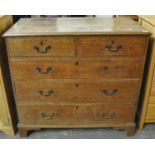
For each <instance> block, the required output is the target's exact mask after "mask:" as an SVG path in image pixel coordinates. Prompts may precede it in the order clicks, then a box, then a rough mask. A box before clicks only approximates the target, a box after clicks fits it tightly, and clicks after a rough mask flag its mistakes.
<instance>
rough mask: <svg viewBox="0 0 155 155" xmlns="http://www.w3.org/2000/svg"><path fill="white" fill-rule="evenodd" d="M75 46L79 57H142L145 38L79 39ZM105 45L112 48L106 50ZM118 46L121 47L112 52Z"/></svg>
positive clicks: (109, 37)
mask: <svg viewBox="0 0 155 155" xmlns="http://www.w3.org/2000/svg"><path fill="white" fill-rule="evenodd" d="M77 44H78V48H77V51H78V55H81V56H127V55H132V56H138V55H139V56H142V55H144V54H145V46H146V37H142V36H107V37H106V36H104V37H81V38H79V39H78V43H77ZM107 45H108V46H112V48H111V50H109V49H107V48H106V46H107ZM119 45H120V46H121V47H120V48H118V49H116V50H114V49H115V48H116V47H117V46H119ZM112 49H113V50H112Z"/></svg>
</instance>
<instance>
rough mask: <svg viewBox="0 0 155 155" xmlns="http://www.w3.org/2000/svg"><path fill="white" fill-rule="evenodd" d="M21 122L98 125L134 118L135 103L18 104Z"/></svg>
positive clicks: (122, 121) (129, 120)
mask: <svg viewBox="0 0 155 155" xmlns="http://www.w3.org/2000/svg"><path fill="white" fill-rule="evenodd" d="M17 107H18V114H19V122H20V123H22V124H29V125H31V124H33V125H58V126H59V125H60V126H61V125H66V126H67V125H93V124H95V125H97V124H116V123H128V122H131V121H133V120H134V118H133V117H134V106H133V105H123V104H119V105H114V104H109V105H105V104H97V105H96V104H93V105H90V104H83V105H81V104H76V105H71V104H61V105H59V106H58V105H55V104H54V105H47V104H46V105H45V104H43V105H36V104H33V105H29V104H28V105H20V104H19V105H18V106H17Z"/></svg>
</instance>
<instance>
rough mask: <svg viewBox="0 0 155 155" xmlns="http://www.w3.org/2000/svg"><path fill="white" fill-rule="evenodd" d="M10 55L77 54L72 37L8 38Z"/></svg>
mask: <svg viewBox="0 0 155 155" xmlns="http://www.w3.org/2000/svg"><path fill="white" fill-rule="evenodd" d="M7 48H8V52H9V55H10V56H75V39H74V38H72V37H55V38H53V37H21V38H7Z"/></svg>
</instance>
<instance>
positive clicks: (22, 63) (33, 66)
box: [11, 59, 143, 79]
mask: <svg viewBox="0 0 155 155" xmlns="http://www.w3.org/2000/svg"><path fill="white" fill-rule="evenodd" d="M142 64H143V61H142V59H104V60H52V59H51V60H50V59H46V60H43V59H39V60H37V59H11V65H12V69H13V73H14V77H15V78H16V79H21V78H35V79H38V78H39V79H41V78H43V79H49V78H61V79H62V78H115V79H116V78H140V77H141V72H142Z"/></svg>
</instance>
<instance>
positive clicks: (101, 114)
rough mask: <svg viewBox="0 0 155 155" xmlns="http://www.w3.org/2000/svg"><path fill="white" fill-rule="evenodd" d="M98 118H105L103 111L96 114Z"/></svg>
mask: <svg viewBox="0 0 155 155" xmlns="http://www.w3.org/2000/svg"><path fill="white" fill-rule="evenodd" d="M98 116H99V118H101V119H102V118H104V117H105V113H104V112H103V111H101V112H99V114H98Z"/></svg>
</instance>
